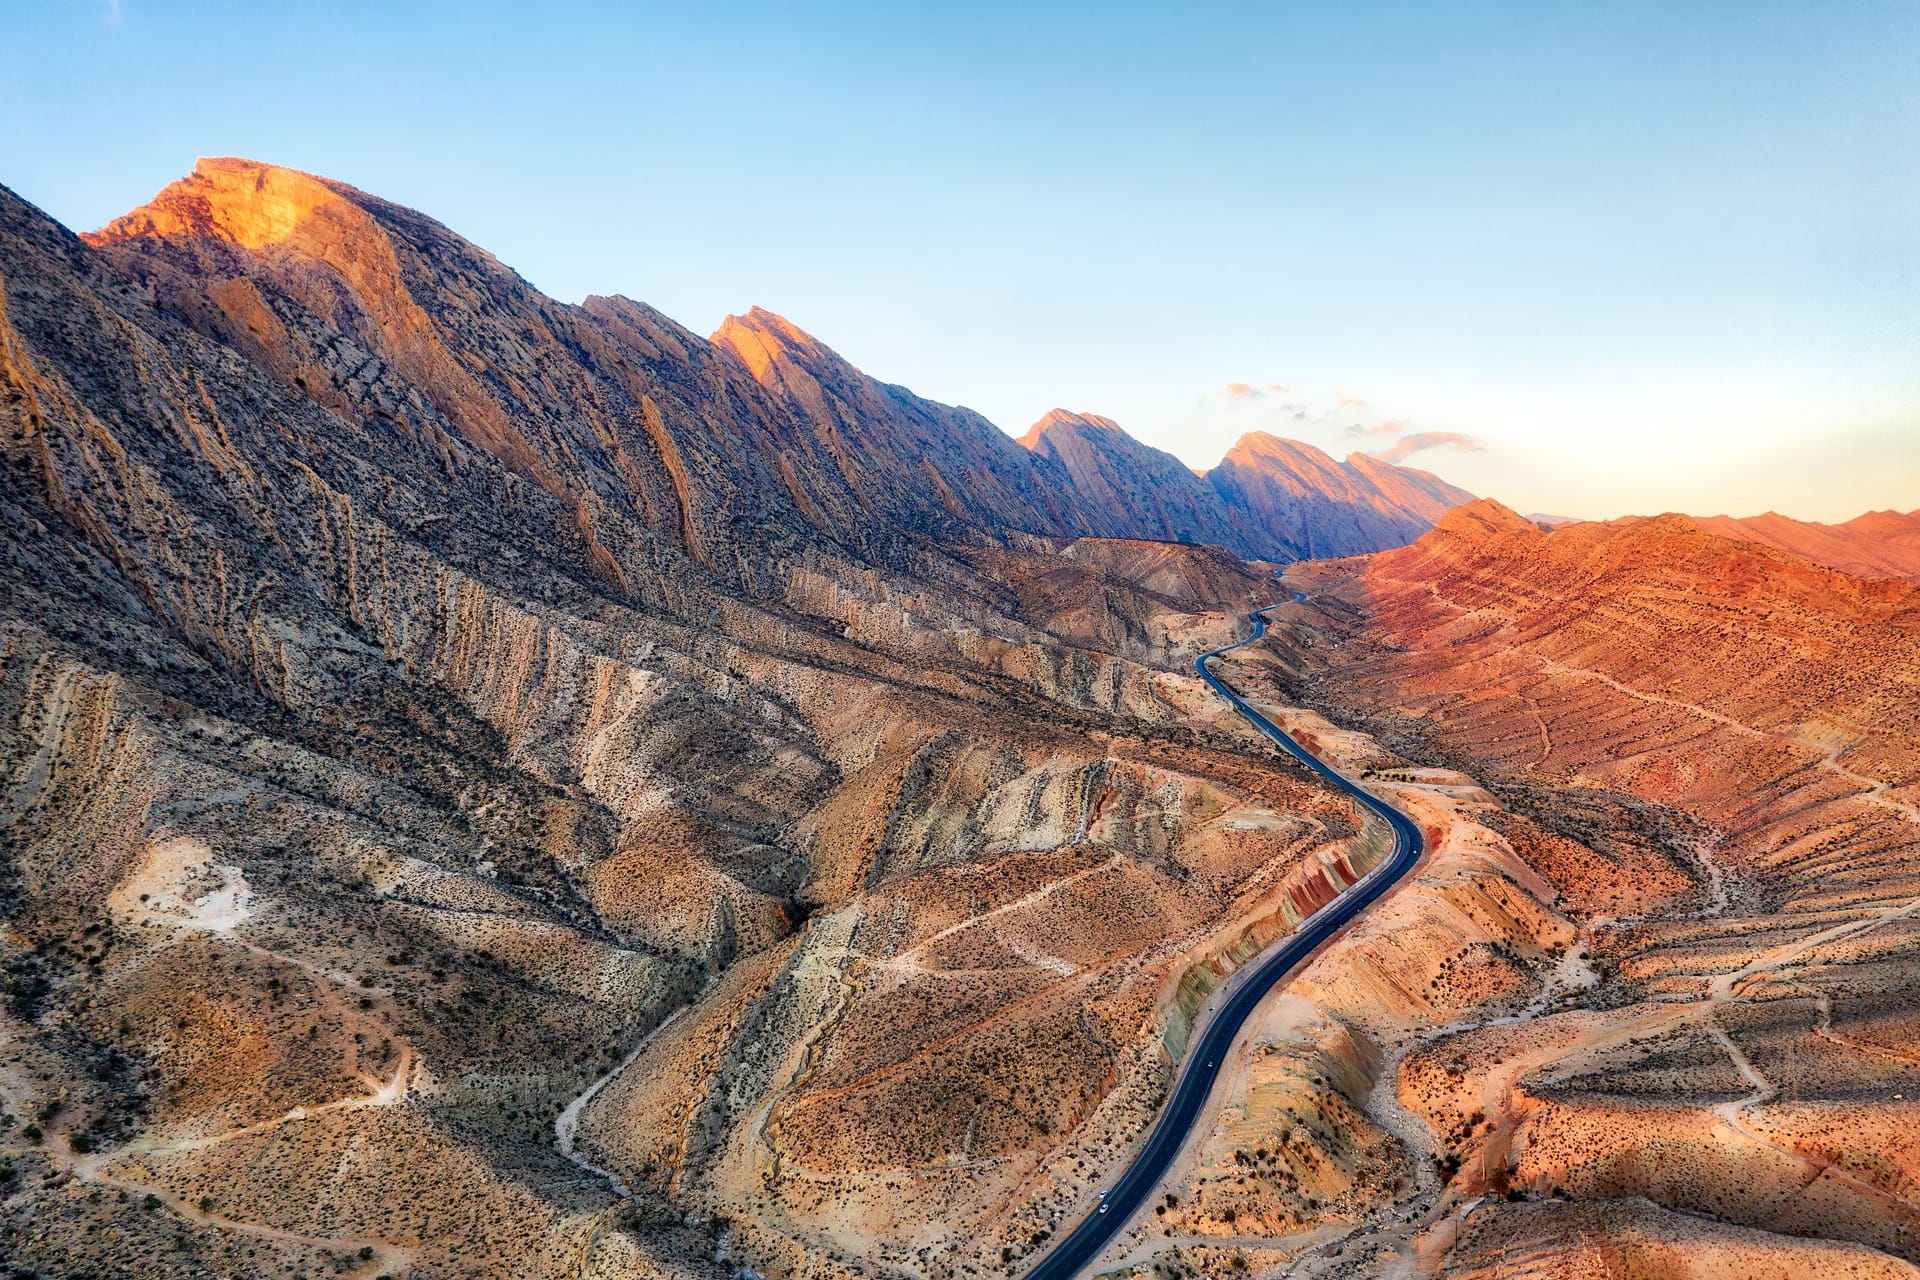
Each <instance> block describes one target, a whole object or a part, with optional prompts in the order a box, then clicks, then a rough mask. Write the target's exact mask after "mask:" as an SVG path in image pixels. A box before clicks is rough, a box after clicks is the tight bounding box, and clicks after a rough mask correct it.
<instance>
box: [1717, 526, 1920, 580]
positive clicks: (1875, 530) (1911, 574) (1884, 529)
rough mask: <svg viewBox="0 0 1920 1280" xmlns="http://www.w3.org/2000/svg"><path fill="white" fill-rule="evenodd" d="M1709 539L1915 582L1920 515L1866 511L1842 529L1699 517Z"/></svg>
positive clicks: (1919, 558)
mask: <svg viewBox="0 0 1920 1280" xmlns="http://www.w3.org/2000/svg"><path fill="white" fill-rule="evenodd" d="M1696 523H1697V524H1699V526H1700V527H1701V528H1702V529H1704V530H1706V531H1707V532H1708V533H1712V534H1718V535H1719V536H1720V537H1722V538H1732V539H1735V540H1736V541H1740V542H1753V543H1758V544H1759V545H1760V546H1763V547H1772V548H1774V549H1775V550H1776V551H1791V552H1793V553H1794V554H1795V555H1802V556H1805V557H1806V558H1807V559H1809V560H1813V561H1816V562H1817V563H1820V564H1824V565H1827V566H1829V567H1831V568H1834V569H1838V570H1840V571H1841V572H1842V573H1850V574H1853V575H1854V576H1856V577H1861V578H1905V579H1906V580H1907V581H1908V582H1920V511H1908V512H1906V513H1904V514H1903V513H1901V512H1898V511H1869V512H1867V513H1866V514H1865V515H1863V516H1855V517H1854V518H1853V519H1851V520H1848V521H1846V522H1844V523H1842V524H1820V523H1817V522H1815V521H1811V520H1795V519H1793V518H1791V517H1789V516H1783V515H1780V514H1779V513H1777V512H1773V511H1769V512H1767V513H1766V514H1765V515H1761V516H1746V517H1742V518H1735V517H1733V516H1703V517H1701V518H1700V519H1699V520H1698V521H1696Z"/></svg>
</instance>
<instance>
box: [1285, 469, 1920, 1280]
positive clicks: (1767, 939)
mask: <svg viewBox="0 0 1920 1280" xmlns="http://www.w3.org/2000/svg"><path fill="white" fill-rule="evenodd" d="M1296 573H1297V575H1298V576H1297V577H1296V578H1295V579H1294V580H1295V581H1297V582H1298V583H1299V584H1300V585H1301V586H1302V588H1303V589H1305V590H1307V591H1308V592H1309V593H1310V595H1311V597H1312V600H1313V604H1312V606H1311V608H1310V609H1307V610H1301V611H1300V612H1301V616H1302V617H1303V619H1305V620H1306V623H1305V629H1304V630H1301V629H1295V630H1292V631H1289V632H1286V633H1282V639H1281V641H1280V642H1279V645H1278V647H1277V649H1276V654H1277V655H1278V656H1279V659H1280V667H1279V668H1277V669H1276V670H1275V671H1274V673H1273V675H1272V677H1271V678H1272V679H1274V680H1275V681H1277V683H1278V684H1279V685H1280V686H1281V687H1283V688H1287V689H1290V690H1291V691H1292V692H1293V694H1294V696H1303V697H1306V698H1308V699H1310V700H1312V701H1314V702H1315V703H1317V704H1318V705H1320V706H1322V707H1324V708H1326V709H1327V710H1328V711H1329V712H1331V713H1333V714H1336V715H1338V716H1340V717H1343V718H1347V719H1349V720H1352V721H1357V722H1361V723H1364V724H1366V725H1367V726H1369V727H1370V728H1371V729H1372V730H1373V732H1374V733H1376V734H1377V735H1380V736H1381V737H1382V738H1383V739H1384V740H1386V741H1389V742H1392V743H1394V744H1395V745H1396V747H1397V749H1398V750H1399V751H1400V752H1401V753H1402V754H1403V755H1405V756H1408V757H1411V758H1414V759H1425V760H1427V761H1429V762H1432V763H1442V762H1444V763H1447V764H1450V765H1453V766H1455V767H1458V768H1461V769H1465V770H1468V771H1470V772H1471V773H1473V774H1475V775H1476V776H1477V777H1478V778H1479V779H1480V780H1481V781H1482V782H1484V783H1486V784H1487V785H1488V786H1489V787H1490V788H1491V791H1492V794H1493V797H1495V798H1497V799H1498V801H1499V802H1500V808H1499V810H1491V811H1487V812H1485V813H1484V816H1480V817H1477V818H1476V821H1478V822H1479V823H1481V824H1482V825H1484V826H1486V827H1488V828H1489V829H1491V830H1494V831H1497V832H1498V833H1499V837H1500V838H1501V839H1502V840H1503V841H1504V842H1505V843H1506V844H1507V845H1509V846H1510V847H1511V848H1512V849H1513V850H1514V851H1515V852H1516V853H1518V854H1519V855H1521V856H1522V857H1524V858H1525V859H1526V860H1527V861H1528V862H1529V863H1531V864H1532V866H1533V867H1534V868H1537V869H1538V871H1539V872H1540V873H1541V874H1542V875H1544V876H1545V877H1546V878H1547V879H1548V880H1549V881H1550V882H1551V886H1552V892H1551V896H1550V897H1548V898H1547V900H1546V901H1547V903H1548V904H1549V905H1551V906H1552V907H1553V908H1554V909H1556V910H1558V911H1561V912H1564V913H1566V914H1567V915H1568V917H1569V918H1570V919H1572V920H1573V921H1574V922H1575V923H1576V924H1577V925H1578V926H1579V927H1580V930H1581V937H1582V939H1583V945H1584V946H1586V947H1588V948H1590V961H1586V962H1583V963H1590V964H1591V968H1592V975H1591V978H1590V979H1587V980H1585V985H1584V988H1583V987H1582V985H1581V984H1578V983H1576V984H1575V985H1574V986H1573V987H1568V988H1566V989H1565V990H1564V991H1563V992H1562V995H1561V998H1560V1002H1559V1004H1558V1005H1557V1006H1556V1005H1553V1004H1545V1005H1543V1004H1538V1003H1536V1004H1535V1005H1534V1006H1532V1007H1530V1009H1529V1010H1527V1011H1523V1013H1522V1014H1521V1016H1519V1017H1518V1018H1513V1017H1509V1018H1505V1019H1491V1020H1488V1019H1469V1020H1467V1021H1465V1022H1463V1023H1456V1024H1455V1025H1454V1026H1452V1027H1449V1028H1444V1029H1443V1030H1442V1031H1441V1033H1440V1034H1439V1035H1437V1036H1436V1035H1432V1034H1431V1033H1427V1034H1424V1035H1416V1036H1415V1037H1414V1039H1413V1041H1412V1043H1411V1046H1410V1047H1409V1048H1408V1049H1407V1050H1405V1051H1404V1055H1405V1056H1404V1058H1403V1059H1402V1061H1401V1065H1400V1067H1399V1070H1398V1079H1397V1082H1396V1092H1397V1094H1398V1098H1399V1101H1400V1103H1401V1104H1402V1105H1404V1106H1405V1107H1407V1108H1408V1109H1409V1110H1411V1111H1412V1112H1413V1113H1414V1114H1416V1115H1417V1116H1419V1117H1420V1118H1421V1120H1423V1121H1424V1122H1425V1125H1426V1126H1427V1129H1428V1130H1429V1132H1431V1133H1432V1134H1433V1135H1435V1146H1434V1148H1433V1155H1434V1158H1435V1159H1436V1160H1438V1161H1440V1173H1441V1175H1442V1177H1443V1178H1444V1179H1445V1184H1444V1188H1443V1192H1442V1195H1441V1198H1440V1199H1439V1200H1438V1201H1435V1202H1434V1206H1433V1208H1432V1209H1431V1210H1429V1211H1428V1213H1427V1217H1426V1218H1425V1219H1423V1222H1424V1223H1425V1230H1424V1232H1423V1233H1421V1234H1418V1235H1417V1236H1412V1237H1408V1236H1401V1237H1397V1238H1396V1237H1394V1235H1393V1233H1392V1232H1384V1233H1381V1232H1376V1233H1375V1234H1374V1235H1373V1236H1371V1237H1365V1236H1363V1237H1362V1238H1363V1239H1374V1240H1378V1241H1379V1242H1380V1243H1379V1244H1378V1245H1377V1246H1373V1249H1374V1250H1375V1251H1377V1250H1378V1249H1382V1248H1389V1247H1390V1248H1391V1249H1394V1250H1401V1251H1407V1250H1411V1256H1417V1257H1419V1258H1421V1259H1424V1260H1425V1262H1424V1263H1423V1265H1425V1266H1428V1267H1430V1268H1433V1269H1437V1270H1440V1271H1443V1272H1445V1273H1447V1274H1460V1275H1476V1276H1477V1275H1494V1274H1501V1275H1504V1274H1510V1273H1513V1274H1518V1273H1519V1271H1518V1270H1516V1269H1521V1268H1528V1267H1532V1268H1538V1269H1542V1270H1541V1273H1542V1274H1556V1275H1558V1274H1565V1275H1581V1276H1585V1275H1629V1274H1632V1275H1638V1274H1648V1275H1652V1274H1662V1275H1664V1274H1743V1275H1744V1274H1911V1271H1910V1270H1909V1269H1907V1268H1906V1266H1905V1264H1904V1263H1899V1264H1896V1263H1894V1262H1893V1261H1892V1260H1891V1259H1890V1258H1888V1257H1887V1256H1886V1255H1888V1254H1891V1255H1894V1256H1896V1257H1901V1258H1906V1259H1908V1260H1912V1259H1913V1258H1914V1257H1915V1256H1916V1249H1920V1246H1917V1245H1916V1244H1915V1243H1914V1241H1915V1231H1916V1229H1920V1199H1916V1197H1915V1195H1914V1190H1913V1187H1914V1184H1913V1182H1912V1176H1913V1169H1914V1166H1913V1162H1912V1159H1911V1153H1910V1152H1908V1150H1907V1148H1908V1146H1909V1144H1908V1143H1907V1142H1906V1140H1905V1137H1904V1136H1903V1135H1904V1133H1905V1128H1906V1120H1905V1118H1904V1117H1905V1108H1906V1106H1907V1103H1906V1102H1905V1101H1904V1100H1905V1099H1909V1098H1911V1097H1913V1096H1914V1095H1913V1090H1914V1089H1915V1088H1916V1087H1920V1080H1917V1079H1916V1078H1915V1077H1914V1071H1915V1069H1916V1068H1915V1065H1914V1064H1915V1063H1920V1038H1916V1037H1920V1027H1917V1026H1916V1024H1915V1022H1914V1019H1913V1017H1912V1009H1913V1007H1914V1000H1915V997H1916V995H1920V991H1917V990H1916V987H1915V979H1914V976H1913V974H1914V967H1913V959H1914V956H1915V954H1916V952H1915V947H1916V946H1920V934H1916V932H1915V928H1914V925H1913V920H1914V918H1915V913H1916V911H1920V754H1916V751H1917V747H1916V744H1920V591H1917V590H1916V588H1914V587H1912V586H1909V585H1907V584H1905V583H1901V582H1895V581H1889V580H1885V579H1877V580H1876V579H1864V578H1855V577H1850V576H1848V575H1846V574H1843V573H1840V572H1837V571H1835V570H1832V569H1828V568H1825V567H1823V566H1820V565H1816V564H1813V563H1811V562H1810V561H1808V560H1807V559H1804V558H1802V557H1800V556H1798V555H1793V554H1787V553H1783V552H1779V551H1775V550H1772V549H1768V548H1763V547H1759V546H1755V545H1752V544H1750V543H1743V542H1734V541H1729V540H1727V539H1724V538H1721V537H1718V536H1715V535H1714V534H1712V533H1709V532H1707V531H1706V530H1705V529H1704V528H1703V527H1702V526H1701V524H1700V523H1699V522H1696V521H1693V520H1690V519H1688V518H1686V517H1682V516H1662V517H1659V518H1656V519H1650V520H1648V519H1636V520H1623V521H1616V522H1612V523H1605V524H1597V523H1588V524H1574V525H1568V526H1564V527H1561V528H1557V529H1552V530H1551V531H1549V530H1548V529H1547V528H1546V527H1544V526H1542V525H1539V524H1536V523H1534V522H1532V521H1529V520H1526V519H1523V518H1521V517H1519V516H1517V515H1515V514H1514V513H1512V512H1510V511H1508V510H1506V509H1505V508H1504V507H1501V506H1499V505H1498V504H1496V503H1491V502H1480V503H1474V504H1471V505H1468V506H1464V507H1461V508H1458V509H1456V510H1455V511H1453V512H1451V513H1449V514H1448V515H1447V516H1446V517H1445V518H1444V519H1443V520H1442V521H1441V522H1440V524H1439V526H1438V527H1437V528H1435V529H1434V530H1433V532H1431V533H1429V534H1427V535H1426V536H1424V537H1422V538H1421V539H1420V540H1419V541H1418V542H1416V543H1414V544H1413V545H1411V546H1409V547H1406V548H1403V549H1400V550H1397V551H1390V552H1385V553H1381V554H1379V555H1375V556H1370V557H1365V558H1361V559H1354V560H1346V561H1335V562H1328V563H1324V564H1316V565H1311V566H1303V567H1301V569H1299V570H1297V571H1296ZM1287 637H1291V639H1288V638H1287ZM1393 776H1398V775H1397V774H1396V775H1393ZM1410 776H1411V775H1410ZM1486 1192H1493V1193H1500V1194H1502V1195H1503V1196H1504V1199H1502V1200H1499V1201H1496V1202H1494V1203H1493V1204H1491V1205H1481V1206H1479V1207H1475V1206H1474V1204H1473V1203H1472V1202H1471V1200H1470V1197H1472V1196H1475V1195H1478V1194H1482V1193H1486ZM1454 1197H1457V1199H1454ZM1558 1200H1572V1201H1575V1202H1584V1203H1590V1204H1593V1205H1596V1206H1599V1207H1600V1208H1599V1212H1598V1215H1597V1216H1595V1215H1593V1214H1588V1213H1583V1214H1575V1213H1573V1212H1571V1211H1569V1210H1565V1209H1562V1210H1561V1211H1560V1212H1559V1213H1558V1214H1557V1215H1556V1214H1554V1213H1543V1212H1542V1211H1541V1209H1540V1208H1536V1207H1534V1206H1533V1205H1532V1203H1531V1202H1536V1201H1558ZM1648 1201H1651V1202H1652V1204H1651V1205H1649V1204H1648V1203H1647V1202H1648ZM1449 1203H1452V1204H1453V1205H1455V1206H1456V1207H1455V1208H1454V1209H1453V1210H1452V1211H1451V1213H1450V1214H1449V1213H1448V1212H1447V1206H1448V1204H1449ZM1654 1205H1658V1206H1663V1207H1664V1208H1665V1209H1666V1210H1671V1211H1677V1213H1678V1214H1679V1215H1707V1216H1710V1217H1712V1218H1714V1219H1717V1220H1719V1221H1720V1222H1721V1223H1724V1224H1728V1225H1730V1226H1733V1227H1737V1228H1739V1229H1740V1230H1741V1231H1742V1232H1745V1234H1738V1233H1735V1234H1725V1233H1722V1234H1717V1235H1716V1234H1714V1233H1713V1232H1708V1231H1705V1230H1703V1229H1694V1228H1690V1227H1688V1226H1687V1223H1688V1221H1689V1218H1688V1217H1686V1216H1674V1215H1673V1214H1662V1213H1660V1212H1657V1211H1656V1210H1655V1209H1654V1208H1653V1206H1654ZM1809 1235H1811V1236H1819V1237H1823V1238H1825V1239H1826V1240H1828V1241H1833V1242H1840V1243H1841V1244H1844V1245H1846V1246H1848V1248H1843V1249H1837V1250H1836V1249H1831V1248H1826V1247H1824V1246H1823V1250H1824V1251H1813V1252H1809V1251H1808V1250H1807V1246H1805V1245H1803V1244H1801V1243H1799V1242H1798V1241H1797V1240H1796V1239H1794V1238H1795V1237H1804V1236H1809ZM1596 1241H1598V1242H1600V1244H1599V1247H1601V1248H1602V1249H1603V1250H1604V1251H1605V1252H1603V1254H1602V1255H1600V1257H1601V1259H1602V1261H1595V1260H1594V1256H1593V1255H1592V1254H1591V1252H1590V1251H1591V1250H1592V1249H1593V1248H1594V1247H1595V1242H1596ZM1362 1252H1363V1254H1367V1256H1373V1254H1372V1253H1369V1252H1368V1249H1367V1248H1365V1247H1363V1249H1362ZM1682 1256H1687V1257H1690V1258H1691V1262H1690V1263H1688V1264H1687V1266H1691V1267H1693V1268H1695V1269H1692V1270H1689V1269H1686V1267H1683V1264H1682V1263H1681V1262H1679V1261H1677V1260H1676V1259H1678V1258H1680V1257H1682ZM1605 1259H1611V1261H1605ZM1663 1259H1664V1261H1662V1260H1663ZM1323 1264H1324V1265H1323ZM1352 1265H1358V1264H1352ZM1348 1266H1349V1264H1347V1263H1339V1264H1336V1263H1335V1262H1334V1261H1333V1260H1331V1259H1330V1258H1322V1259H1321V1263H1318V1264H1316V1269H1315V1271H1314V1272H1313V1273H1315V1274H1336V1273H1341V1272H1342V1270H1343V1268H1346V1267H1348ZM1861 1268H1864V1270H1863V1269H1861ZM1354 1274H1367V1272H1366V1271H1365V1270H1364V1269H1363V1270H1361V1271H1358V1272H1355V1273H1354Z"/></svg>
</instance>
